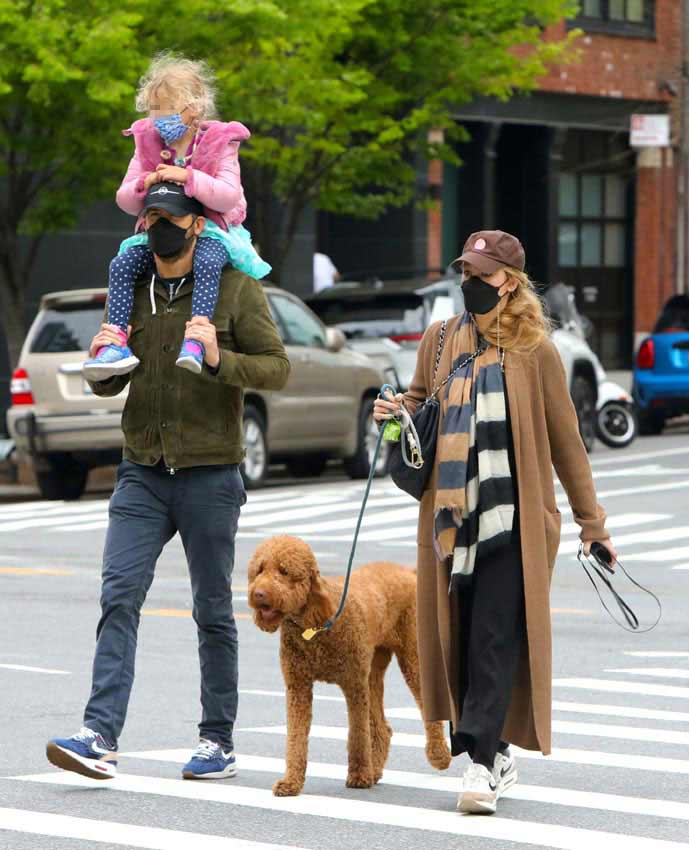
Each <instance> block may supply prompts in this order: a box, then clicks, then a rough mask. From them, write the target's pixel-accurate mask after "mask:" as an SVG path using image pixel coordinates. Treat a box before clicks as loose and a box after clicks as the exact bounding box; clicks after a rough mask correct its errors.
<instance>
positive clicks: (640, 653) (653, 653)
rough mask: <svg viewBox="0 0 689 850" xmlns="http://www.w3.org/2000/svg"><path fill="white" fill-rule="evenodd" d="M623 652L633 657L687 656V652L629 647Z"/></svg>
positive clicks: (688, 654) (688, 655)
mask: <svg viewBox="0 0 689 850" xmlns="http://www.w3.org/2000/svg"><path fill="white" fill-rule="evenodd" d="M624 654H625V655H632V656H634V658H689V652H663V651H661V650H653V649H649V650H643V649H630V650H626V651H625V653H624Z"/></svg>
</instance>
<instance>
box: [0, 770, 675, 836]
mask: <svg viewBox="0 0 689 850" xmlns="http://www.w3.org/2000/svg"><path fill="white" fill-rule="evenodd" d="M13 778H14V779H17V780H21V781H26V782H41V783H46V784H50V785H61V786H68V787H69V786H77V787H89V788H92V787H93V782H92V781H91V780H88V779H84V778H82V777H80V776H77V775H76V774H54V773H51V774H39V775H35V776H23V777H13ZM101 788H103V786H102V785H101ZM103 791H104V792H105V793H108V792H109V793H113V792H117V791H126V792H129V793H137V794H155V795H158V796H166V797H175V798H183V799H190V800H204V801H208V802H217V803H226V804H229V805H232V806H246V807H249V808H253V809H263V810H266V809H267V810H270V811H278V812H283V813H288V814H295V815H301V816H304V815H308V816H315V817H323V818H330V819H333V820H341V821H347V822H353V823H367V824H374V825H378V826H392V827H397V828H402V829H415V830H424V831H427V832H435V833H442V834H449V835H463V836H473V837H476V838H490V839H494V840H498V841H512V842H515V843H521V844H525V845H529V846H534V845H535V846H540V847H544V846H545V847H549V848H555V850H581V848H582V847H586V846H592V847H600V846H604V847H605V848H606V850H689V844H687V843H685V842H680V841H666V840H664V839H658V838H648V837H645V836H644V837H641V836H635V835H631V834H628V833H618V832H608V831H604V830H593V829H584V828H580V827H571V826H559V825H557V824H547V823H539V822H535V821H522V820H516V819H513V818H501V817H498V816H497V815H494V816H493V817H491V818H476V817H471V816H468V817H463V816H461V815H458V814H457V813H456V812H454V811H452V812H448V811H438V810H437V809H428V808H420V807H418V806H401V805H394V804H391V803H376V802H369V801H368V800H358V799H344V798H335V797H327V796H321V795H316V794H301V795H300V796H298V797H280V798H276V797H274V796H273V794H272V792H271V791H269V790H266V789H263V788H251V787H247V786H243V785H238V784H235V783H233V784H232V785H226V786H221V785H213V786H210V785H209V784H207V783H203V782H184V781H183V780H179V779H161V778H149V777H141V776H134V775H131V774H129V775H123V774H119V775H118V776H117V778H115V779H113V780H110V781H109V782H108V783H107V785H106V787H105V788H103ZM453 802H454V801H453ZM189 846H194V847H195V846H196V845H194V844H190V845H189ZM230 846H231V845H230Z"/></svg>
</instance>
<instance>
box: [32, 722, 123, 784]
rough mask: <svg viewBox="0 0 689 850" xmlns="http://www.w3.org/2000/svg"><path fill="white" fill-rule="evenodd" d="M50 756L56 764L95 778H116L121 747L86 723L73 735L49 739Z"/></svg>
mask: <svg viewBox="0 0 689 850" xmlns="http://www.w3.org/2000/svg"><path fill="white" fill-rule="evenodd" d="M46 755H47V756H48V761H49V762H51V764H54V765H55V767H61V768H62V769H63V770H72V771H74V773H80V774H81V775H82V776H89V777H91V779H112V778H113V777H114V776H115V775H116V774H117V750H116V749H115V748H114V747H111V746H109V744H107V743H106V742H105V739H104V738H103V737H102V735H99V734H98V732H94V731H93V729H89V728H88V726H82V728H81V729H80V730H79V732H77V734H76V735H72V737H71V738H53V739H52V740H51V741H48V745H47V747H46Z"/></svg>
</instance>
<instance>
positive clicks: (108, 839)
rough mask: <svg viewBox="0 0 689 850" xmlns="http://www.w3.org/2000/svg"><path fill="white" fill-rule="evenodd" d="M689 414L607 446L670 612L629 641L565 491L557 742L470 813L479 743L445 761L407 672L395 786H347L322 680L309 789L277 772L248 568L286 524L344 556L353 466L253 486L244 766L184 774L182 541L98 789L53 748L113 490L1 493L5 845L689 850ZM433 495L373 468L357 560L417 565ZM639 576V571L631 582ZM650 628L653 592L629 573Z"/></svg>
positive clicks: (601, 458) (147, 628) (76, 722)
mask: <svg viewBox="0 0 689 850" xmlns="http://www.w3.org/2000/svg"><path fill="white" fill-rule="evenodd" d="M688 437H689V427H684V428H679V429H676V430H675V431H674V432H673V433H670V434H666V435H664V436H662V437H657V438H643V439H639V440H637V441H636V442H635V443H634V445H632V446H631V447H630V448H629V449H626V450H622V451H617V452H615V451H610V450H607V449H604V448H601V447H600V446H598V447H597V448H596V451H595V452H594V453H593V454H592V456H591V460H592V464H593V469H594V474H595V479H596V486H597V489H598V493H599V498H600V501H601V502H602V503H603V505H604V506H605V508H606V510H607V512H608V515H609V527H610V529H611V532H612V534H613V540H614V542H615V544H616V546H617V548H618V551H619V553H620V559H621V561H622V562H623V563H624V564H625V565H626V566H627V568H628V569H629V570H630V572H631V573H632V575H633V576H634V577H635V578H637V579H638V580H639V581H641V582H642V583H643V584H645V585H648V586H650V587H651V588H652V589H653V590H654V591H655V592H656V593H657V594H658V595H659V597H660V598H661V600H662V604H663V618H662V621H661V623H660V625H659V626H658V627H657V628H656V629H655V630H653V631H651V632H650V633H648V634H628V633H626V632H624V631H622V630H621V629H619V628H618V627H617V626H615V625H614V624H613V623H612V622H611V621H610V620H609V619H608V617H607V615H606V614H605V612H604V611H603V610H602V608H601V606H600V604H599V602H598V600H597V597H596V596H595V594H594V592H593V589H592V588H591V586H590V584H589V582H588V580H587V579H586V576H585V575H584V574H583V572H582V570H581V568H580V566H579V565H578V563H577V561H576V558H575V553H576V546H577V544H576V541H577V529H576V527H575V526H574V524H573V520H572V516H571V513H570V512H569V509H568V505H567V502H566V498H565V496H564V493H563V491H562V488H561V487H559V485H558V488H557V494H558V503H559V505H560V509H561V510H562V513H563V536H562V545H561V547H560V554H559V558H558V563H557V567H556V571H555V576H554V580H553V587H552V597H551V605H552V610H553V630H554V658H553V675H554V687H553V700H554V703H553V708H554V712H553V730H554V733H553V737H554V741H553V744H554V750H553V754H552V755H551V756H549V757H547V758H544V757H542V756H541V755H540V754H534V753H525V752H517V760H518V765H519V780H520V781H519V783H518V784H517V785H516V786H514V788H512V789H511V790H510V791H509V792H508V793H507V795H506V796H505V797H504V798H503V799H502V800H501V801H500V803H499V806H498V813H497V814H496V815H494V816H493V817H477V816H462V815H459V814H457V813H456V812H455V800H456V794H457V791H458V789H459V777H460V776H461V773H462V771H463V769H464V767H465V764H466V762H465V758H466V757H463V758H461V759H458V760H455V761H454V762H453V764H452V766H451V767H450V769H449V770H448V771H446V772H445V773H439V772H436V771H434V770H433V769H432V768H431V767H430V766H429V765H428V763H427V762H426V761H425V758H424V751H423V737H422V734H423V727H422V725H421V723H420V720H419V718H418V713H417V711H416V708H415V706H414V702H413V699H412V697H411V694H410V693H409V691H408V690H407V688H406V686H405V684H404V682H403V680H402V678H401V676H400V674H399V671H398V670H397V668H396V666H395V665H392V666H391V668H390V672H389V674H388V678H387V681H386V699H385V701H386V710H387V714H388V719H389V721H390V723H391V725H392V726H393V728H394V733H395V734H394V738H393V743H392V748H391V753H390V758H389V761H388V770H387V771H386V774H385V776H384V778H383V781H382V782H381V783H380V784H379V785H378V786H376V787H375V788H373V789H370V790H349V789H346V788H345V786H344V776H345V769H346V768H345V765H346V740H345V738H346V727H347V719H346V709H345V704H344V702H343V699H342V696H341V694H340V692H339V691H338V689H337V688H335V687H334V686H328V685H319V686H318V688H317V697H316V700H315V703H314V720H313V723H314V726H313V729H312V733H311V739H310V748H309V757H310V764H309V774H308V777H307V782H306V786H305V789H304V792H303V794H302V795H301V796H300V797H297V798H289V799H278V798H275V797H273V796H272V794H271V791H270V789H271V785H272V783H273V782H274V781H275V779H276V778H277V777H278V776H279V775H280V774H281V771H282V769H283V758H284V749H285V725H284V724H285V709H284V696H283V682H282V676H281V673H280V667H279V661H278V637H277V636H276V635H267V634H264V633H262V632H260V631H259V630H258V629H257V628H256V627H255V626H254V624H253V622H252V621H251V619H250V616H249V609H248V606H247V601H246V564H247V561H248V558H249V556H250V554H251V552H252V551H253V549H254V547H255V546H256V545H257V544H258V542H259V541H261V540H263V539H264V538H266V537H267V536H270V535H272V534H275V533H281V532H289V533H291V534H297V535H300V536H302V537H304V538H305V539H306V540H307V541H308V542H309V543H310V544H311V545H312V546H313V548H314V551H315V552H316V554H317V557H318V560H319V564H320V567H321V570H322V572H323V573H325V574H327V575H334V574H340V573H342V572H343V571H344V568H345V566H346V562H347V556H348V552H349V545H350V541H351V535H352V533H353V530H354V526H355V523H356V516H357V511H358V506H359V503H360V499H361V496H362V493H363V489H364V485H363V482H351V481H349V480H348V479H346V478H345V477H344V476H342V475H341V474H340V473H339V472H338V471H337V470H336V469H333V470H330V471H329V472H328V474H327V475H326V476H325V477H324V478H323V479H321V480H318V481H295V480H293V479H292V480H287V481H286V480H282V481H280V482H278V483H277V484H274V485H271V486H269V487H267V488H266V489H264V490H263V491H261V492H258V493H254V494H250V495H249V501H248V503H247V505H246V507H245V508H244V511H243V513H242V519H241V522H240V532H239V536H238V541H237V544H238V546H237V560H236V570H235V581H234V593H235V596H234V602H235V610H236V613H237V616H238V627H239V635H240V687H241V694H240V709H239V717H238V721H237V731H236V736H235V746H236V750H237V753H238V756H237V758H238V766H239V774H238V776H237V777H236V778H235V779H231V780H225V781H222V782H184V781H182V780H181V777H180V766H181V765H182V764H183V763H184V761H186V759H187V757H188V755H189V752H190V751H191V749H192V748H193V746H194V744H195V740H196V723H197V722H198V714H199V707H198V692H199V675H198V660H197V652H196V634H195V629H194V625H193V621H192V620H191V618H190V608H191V600H190V593H189V588H188V580H187V577H186V567H185V562H184V556H183V551H182V548H181V545H180V544H179V541H178V539H175V540H173V541H172V543H171V544H170V545H169V546H168V548H167V550H166V551H165V553H164V554H163V557H162V558H161V560H160V563H159V568H158V571H157V575H156V579H155V581H154V584H153V587H152V589H151V591H150V593H149V596H148V599H147V601H146V605H145V607H144V612H143V616H142V621H141V630H140V639H139V651H138V659H137V678H136V682H135V685H134V692H133V695H132V700H131V704H130V711H129V717H128V722H127V726H126V728H125V731H124V734H123V735H122V738H121V740H120V751H121V754H122V755H121V758H120V775H119V776H118V778H117V779H115V780H113V781H112V782H102V783H96V782H92V781H89V780H82V779H81V778H80V777H77V776H76V775H74V774H67V773H63V772H60V771H58V770H56V769H54V768H53V767H52V766H51V765H49V764H48V763H47V761H46V760H45V755H44V747H45V741H46V740H47V739H48V738H49V737H52V736H55V735H68V734H72V733H73V732H75V731H77V730H78V728H79V727H80V725H81V712H82V709H83V705H84V702H85V700H86V698H87V695H88V690H89V685H90V666H91V660H92V654H93V646H94V634H95V628H96V623H97V620H98V596H99V563H100V557H101V550H102V544H103V538H104V532H105V527H106V523H107V500H106V498H105V495H106V494H101V495H98V496H95V497H90V498H88V499H85V500H83V501H81V502H78V503H67V504H65V503H54V502H53V503H49V502H38V501H22V502H16V503H7V502H5V503H4V504H2V505H0V599H1V600H2V602H1V603H0V605H1V607H0V638H1V640H0V692H1V693H2V698H1V700H0V850H29V848H30V850H43V848H46V850H48V848H49V850H92V849H93V850H96V848H98V850H115V848H119V849H120V850H121V848H134V847H139V848H161V850H177V848H184V850H269V848H279V847H283V846H284V847H292V848H305V850H306V848H308V850H336V849H337V850H369V848H376V850H420V849H421V848H433V849H434V850H435V848H437V850H449V848H456V847H461V848H463V850H489V849H490V850H518V848H525V847H552V848H563V850H564V848H567V850H573V848H576V850H579V848H587V850H597V848H601V847H603V848H605V849H606V850H623V849H624V850H661V848H662V850H680V848H687V849H688V850H689V627H688V625H687V609H688V607H689V606H688V605H687V602H688V601H689V439H688ZM415 534H416V505H415V503H414V502H413V501H412V500H411V499H410V498H408V497H407V496H405V495H404V494H403V493H400V492H399V491H397V490H396V489H395V487H394V485H393V484H392V482H391V481H390V480H389V479H383V480H378V481H376V482H375V483H374V486H373V489H372V492H371V496H370V502H369V508H368V510H367V513H366V517H365V520H364V523H363V527H362V533H361V538H360V547H359V550H358V554H357V558H356V564H358V565H360V564H362V563H364V562H366V561H370V560H380V559H386V560H394V561H399V562H400V563H404V564H409V565H413V563H414V557H415V548H414V547H415ZM620 578H621V577H620ZM620 587H621V588H622V589H623V591H624V593H625V596H626V597H627V598H628V600H629V601H630V602H631V604H632V606H633V607H634V608H635V609H636V610H637V611H638V612H639V614H640V616H641V617H642V619H643V621H644V622H645V623H648V622H649V621H650V622H652V619H653V615H654V608H653V605H652V604H651V603H650V600H648V599H647V597H645V596H644V595H643V594H641V593H640V592H639V591H636V590H635V588H633V587H631V588H630V586H628V585H624V584H622V583H621V584H620Z"/></svg>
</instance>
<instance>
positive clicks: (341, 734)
mask: <svg viewBox="0 0 689 850" xmlns="http://www.w3.org/2000/svg"><path fill="white" fill-rule="evenodd" d="M240 731H242V732H254V733H256V732H257V733H259V734H265V735H283V736H284V735H286V734H287V727H286V726H253V727H249V728H244V729H241V730H240ZM347 731H348V730H347V729H346V728H345V727H342V726H319V725H314V726H312V727H311V730H310V732H309V736H310V737H311V738H324V739H326V740H331V741H346V740H347ZM392 745H393V746H396V747H414V748H419V749H423V748H424V747H425V746H426V737H425V735H417V734H413V733H410V732H393V735H392ZM513 750H514V752H515V754H516V755H521V757H522V758H527V759H537V760H539V761H544V762H547V761H551V762H567V763H569V764H590V765H598V766H602V767H622V768H630V769H632V770H648V771H656V772H662V773H681V774H685V775H689V761H688V760H686V759H668V758H659V757H657V756H643V755H628V754H627V753H608V752H599V751H597V750H577V749H569V748H564V747H554V748H553V751H552V753H551V754H550V755H548V756H544V755H542V754H541V753H539V752H534V751H532V750H523V749H521V747H513Z"/></svg>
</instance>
